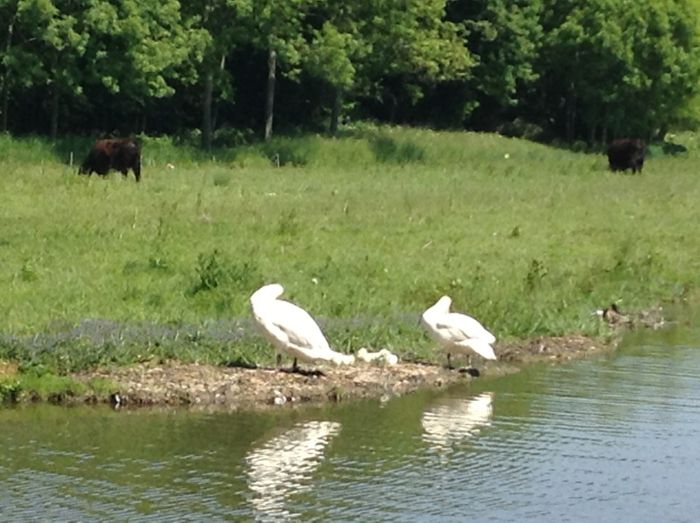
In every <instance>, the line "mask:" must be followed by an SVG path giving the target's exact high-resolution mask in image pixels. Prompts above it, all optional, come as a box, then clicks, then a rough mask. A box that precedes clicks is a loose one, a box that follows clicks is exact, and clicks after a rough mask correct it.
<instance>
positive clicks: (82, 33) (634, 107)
mask: <svg viewBox="0 0 700 523" xmlns="http://www.w3.org/2000/svg"><path fill="white" fill-rule="evenodd" d="M699 14H700V0H585V1H579V0H0V131H4V132H11V133H16V134H22V133H38V134H46V135H49V136H51V137H53V138H55V137H57V136H59V135H62V134H70V133H78V134H86V133H87V134H104V133H106V132H119V133H139V132H145V133H167V134H173V135H182V136H190V137H191V136H196V137H197V138H198V139H201V144H202V146H203V147H210V146H211V145H212V143H214V144H216V143H217V141H218V142H221V143H233V142H236V141H241V140H247V139H250V138H252V137H254V136H255V135H258V136H260V137H264V138H269V137H270V136H271V135H272V134H273V132H280V131H282V132H290V131H294V130H304V131H322V130H324V131H328V132H330V133H335V132H337V130H338V127H339V125H340V124H341V123H342V122H343V121H344V119H346V118H352V119H366V118H370V119H374V120H377V121H380V122H389V123H396V124H418V125H429V126H434V127H438V128H467V129H475V130H501V131H503V132H511V133H514V134H531V135H533V136H535V135H536V136H539V137H546V138H549V139H554V138H557V139H564V140H567V141H572V140H584V141H586V142H588V143H605V142H606V141H608V140H609V139H611V138H612V137H615V136H622V135H626V136H639V137H645V138H649V137H653V136H654V135H659V134H661V135H663V133H664V132H665V131H666V130H667V129H668V128H669V127H672V126H681V125H682V126H687V127H692V126H695V125H696V123H697V122H698V121H700V104H698V100H700V98H699V97H698V89H699V87H700V82H699V80H700V53H698V51H699V50H700V38H699V31H698V30H699V25H698V24H699V22H700V17H699V16H698V15H699Z"/></svg>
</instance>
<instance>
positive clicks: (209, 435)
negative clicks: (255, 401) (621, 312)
mask: <svg viewBox="0 0 700 523" xmlns="http://www.w3.org/2000/svg"><path fill="white" fill-rule="evenodd" d="M699 434H700V331H698V330H693V329H691V328H690V327H687V326H685V327H678V328H674V329H670V330H665V331H657V332H645V333H636V334H632V335H630V336H629V337H628V338H627V339H626V340H625V343H624V344H623V345H622V346H621V347H620V349H619V350H618V351H616V352H613V353H610V354H606V355H602V356H597V357H594V358H591V359H588V360H584V361H576V362H572V363H569V364H563V365H536V366H532V367H529V368H526V369H525V370H523V371H522V372H520V373H517V374H515V375H511V376H507V377H504V378H499V379H491V380H489V379H480V380H477V381H476V382H475V383H473V384H472V385H470V386H461V387H457V388H453V389H450V390H447V391H422V392H419V393H415V394H410V395H408V396H405V397H401V398H395V399H391V400H388V401H379V400H377V401H358V402H351V403H346V404H339V405H330V406H325V407H316V408H303V409H295V410H292V409H287V408H281V409H275V410H267V411H264V412H257V413H254V412H242V413H241V412H216V411H210V412H203V411H188V410H121V411H119V410H116V411H115V410H111V409H108V408H106V407H104V408H103V407H100V408H90V407H79V408H63V407H54V406H48V405H39V406H28V407H19V408H3V409H0V449H2V450H0V514H2V516H3V517H2V519H3V521H28V520H37V521H38V520H41V521H49V520H51V521H127V520H128V521H203V520H206V521H209V522H212V521H251V520H259V521H281V520H289V519H298V520H321V521H363V520H364V521H402V522H404V521H435V522H438V521H440V522H444V521H455V522H457V521H460V522H461V521H467V520H469V521H508V522H512V521H552V522H555V521H556V522H561V521H576V522H581V521H595V522H599V521H611V520H614V519H618V520H620V521H637V522H644V521H649V522H652V521H653V522H656V521H690V520H692V519H693V514H694V511H695V509H696V507H697V494H696V491H697V488H698V485H700V438H699V437H698V435H699Z"/></svg>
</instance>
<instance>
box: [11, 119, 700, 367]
mask: <svg viewBox="0 0 700 523" xmlns="http://www.w3.org/2000/svg"><path fill="white" fill-rule="evenodd" d="M691 138H692V137H685V139H686V141H687V143H689V144H690V145H691V148H690V151H689V153H687V154H683V155H678V156H674V157H671V156H656V157H652V158H650V159H649V160H648V162H647V164H646V166H645V169H644V174H643V175H641V176H631V175H620V174H613V173H610V172H608V170H607V166H606V161H605V158H604V157H603V155H600V154H584V153H574V152H571V151H566V150H562V149H555V148H551V147H546V146H544V145H540V144H534V143H530V142H526V141H521V140H517V139H508V138H503V137H499V136H495V135H486V134H473V133H445V132H443V133H438V132H431V131H425V130H415V129H389V128H381V129H372V128H367V129H363V130H360V131H357V132H355V133H348V135H346V136H344V137H342V138H340V139H335V140H334V139H327V138H321V137H317V136H305V137H299V138H287V139H277V140H274V141H273V142H272V143H270V144H265V145H249V146H244V147H238V148H231V149H227V150H217V151H213V152H211V153H207V154H203V153H200V152H197V151H196V150H194V149H192V148H187V147H185V146H176V145H173V144H172V143H171V142H170V141H169V140H166V139H144V152H143V154H144V161H143V163H144V169H143V171H144V173H143V180H142V182H141V183H140V184H136V183H134V180H133V177H132V176H131V175H130V177H129V178H128V179H126V180H123V179H122V178H121V176H120V175H118V174H112V175H110V176H109V177H108V178H107V179H103V178H100V177H96V176H93V177H92V178H86V177H82V176H78V175H77V174H76V172H75V170H76V169H75V167H71V166H70V165H68V162H69V159H70V157H71V152H72V153H73V158H74V162H79V161H80V160H82V157H83V156H84V153H85V151H86V148H87V144H88V143H89V142H87V141H85V140H65V141H63V142H60V143H59V144H56V145H55V146H51V145H50V144H48V143H47V142H43V141H40V140H30V139H27V140H23V139H11V138H8V137H0V194H1V195H2V202H3V205H2V206H0V259H1V260H2V261H1V263H0V295H1V296H2V299H1V300H0V360H6V361H14V362H19V363H20V365H21V368H22V369H26V368H32V369H40V371H41V372H45V371H50V372H51V373H62V372H65V371H70V370H77V369H84V368H89V367H93V366H95V365H99V364H103V363H108V362H117V363H130V362H134V361H142V360H146V359H149V358H170V357H175V358H178V359H181V360H183V361H202V362H210V363H226V362H231V361H236V360H245V361H255V362H269V361H271V359H272V351H271V350H270V348H269V347H268V345H267V344H266V343H265V342H264V341H263V340H262V338H260V337H259V336H258V335H257V334H256V333H255V332H254V330H253V329H252V326H251V324H250V320H249V315H250V314H249V304H248V297H249V295H250V294H251V292H252V291H253V290H255V289H256V288H257V287H258V286H259V285H261V284H262V283H265V282H271V281H278V282H281V283H283V284H284V285H285V287H286V289H287V294H286V296H287V297H288V298H290V299H292V300H293V301H295V302H297V303H299V304H301V305H303V306H304V307H305V308H307V309H308V310H309V311H310V312H311V313H312V314H313V315H314V316H315V317H317V318H318V319H319V320H320V322H321V323H322V325H323V326H324V328H325V330H326V331H327V334H328V337H329V339H330V341H331V344H332V345H334V346H336V347H338V348H339V349H340V350H344V351H351V350H356V349H357V348H359V347H360V346H363V345H364V346H373V347H389V348H391V349H393V350H396V351H398V352H399V353H401V354H404V355H408V354H416V355H421V356H426V355H428V354H430V351H431V348H432V347H433V344H432V343H431V342H430V341H429V340H428V338H427V337H426V336H425V334H424V333H423V331H422V329H421V328H420V326H419V325H418V324H417V318H418V315H419V313H420V312H421V311H422V310H424V309H425V308H426V307H427V306H428V305H430V304H432V303H433V302H434V301H435V300H436V299H437V298H438V297H439V296H440V295H441V294H443V293H446V294H449V295H451V296H452V297H453V299H454V303H455V307H456V308H457V309H460V310H464V311H468V312H470V313H471V314H473V315H474V316H476V317H478V318H479V319H481V320H482V321H483V322H484V323H485V324H486V325H487V326H488V327H489V328H490V329H491V330H492V331H493V332H495V333H496V334H497V336H498V337H499V338H502V339H507V338H515V337H517V338H522V337H529V336H534V335H558V334H569V333H584V334H593V335H595V334H598V333H600V329H601V326H600V324H599V323H598V321H597V318H595V317H594V316H592V315H591V313H592V311H593V310H595V309H596V308H599V307H601V306H604V305H606V304H608V303H610V302H611V301H613V300H615V301H620V302H621V304H622V306H623V307H625V308H629V309H634V308H637V307H646V306H649V305H650V304H654V303H658V302H659V301H665V300H678V299H682V298H684V297H686V296H687V295H688V294H689V293H692V292H694V291H695V289H697V288H698V284H699V283H700V270H699V269H700V267H699V266H700V237H698V235H697V232H696V229H697V219H696V216H695V215H696V211H695V208H696V205H697V202H698V201H700V184H699V183H698V179H697V176H698V175H697V173H698V172H700V157H699V156H698V154H697V153H696V152H695V149H694V148H693V147H692V146H693V143H692V140H691ZM679 141H682V139H679Z"/></svg>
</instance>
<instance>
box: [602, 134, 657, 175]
mask: <svg viewBox="0 0 700 523" xmlns="http://www.w3.org/2000/svg"><path fill="white" fill-rule="evenodd" d="M646 149H647V144H646V143H644V140H639V139H632V138H620V139H618V140H614V141H613V142H612V143H611V144H610V145H609V146H608V163H609V164H610V169H611V170H613V171H625V170H627V169H632V172H633V173H636V172H637V171H639V172H640V173H641V172H642V167H643V166H644V154H645V153H646Z"/></svg>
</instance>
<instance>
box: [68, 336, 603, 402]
mask: <svg viewBox="0 0 700 523" xmlns="http://www.w3.org/2000/svg"><path fill="white" fill-rule="evenodd" d="M614 345H615V344H614V342H605V341H602V340H597V339H591V338H586V337H583V336H567V337H547V338H537V339H533V340H528V341H527V342H519V343H515V342H513V343H500V344H497V345H496V351H497V353H498V355H499V360H498V361H495V362H482V363H480V364H477V366H478V368H479V371H480V374H481V377H479V378H475V377H473V376H471V375H470V374H468V373H465V372H460V371H458V370H447V369H445V368H444V367H443V366H441V365H437V364H434V363H426V362H403V361H401V362H399V364H397V365H393V366H385V367H383V366H372V365H366V364H359V363H358V364H355V365H351V366H342V367H334V368H323V369H322V371H323V375H313V374H312V375H301V374H292V373H288V372H282V371H279V370H276V369H272V368H256V369H249V368H237V367H217V366H212V365H198V364H183V363H179V362H174V361H172V362H165V363H147V364H139V365H135V366H131V367H116V368H113V369H99V370H96V371H92V372H88V373H81V374H76V375H74V376H73V377H74V378H75V379H77V380H79V381H82V382H85V383H88V382H89V381H90V380H93V379H95V378H102V379H108V380H110V381H111V382H113V383H115V386H114V390H112V391H111V392H110V393H105V394H104V395H101V396H95V395H85V396H82V397H63V398H57V400H58V401H60V402H64V403H83V402H100V403H101V402H110V403H112V404H115V405H119V406H121V407H136V406H201V407H214V406H220V407H224V408H228V409H248V408H257V407H265V406H277V405H295V404H304V403H321V402H329V401H330V402H337V401H345V400H349V399H353V398H370V397H372V398H383V397H384V398H389V397H392V396H397V395H401V394H406V393H408V392H412V391H415V390H417V389H420V388H424V387H432V388H440V387H446V386H449V385H452V384H455V383H460V382H468V381H469V380H473V379H488V378H489V377H494V376H501V375H504V374H508V373H512V372H516V371H517V370H518V368H519V367H520V366H521V365H523V364H530V363H535V362H546V361H551V362H557V361H567V360H572V359H576V358H582V357H585V356H587V355H589V354H593V353H598V352H602V351H604V350H612V349H613V348H614ZM475 363H476V358H475Z"/></svg>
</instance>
